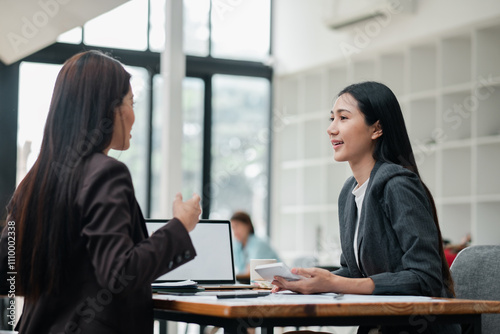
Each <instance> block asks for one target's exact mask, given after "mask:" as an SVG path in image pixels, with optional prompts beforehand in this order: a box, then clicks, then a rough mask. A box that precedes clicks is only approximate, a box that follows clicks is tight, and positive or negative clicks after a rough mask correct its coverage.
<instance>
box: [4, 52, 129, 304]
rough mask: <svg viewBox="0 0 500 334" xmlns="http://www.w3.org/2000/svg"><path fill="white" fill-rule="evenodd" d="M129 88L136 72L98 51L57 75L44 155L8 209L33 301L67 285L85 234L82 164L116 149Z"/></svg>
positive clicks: (24, 285)
mask: <svg viewBox="0 0 500 334" xmlns="http://www.w3.org/2000/svg"><path fill="white" fill-rule="evenodd" d="M129 89H130V74H129V73H127V72H126V71H125V69H124V68H123V66H122V64H121V63H119V62H118V61H117V60H115V59H113V58H111V57H109V56H107V55H105V54H103V53H101V52H99V51H87V52H82V53H79V54H77V55H74V56H73V57H71V58H70V59H68V60H67V61H66V62H65V64H64V66H63V67H62V69H61V71H60V72H59V74H58V76H57V80H56V83H55V87H54V92H53V95H52V100H51V104H50V108H49V113H48V116H47V121H46V124H45V129H44V134H43V141H42V146H41V149H40V154H39V156H38V158H37V160H36V162H35V163H34V165H33V167H32V168H31V169H30V171H29V172H28V173H27V175H26V177H25V178H24V179H23V181H22V182H21V183H20V185H19V186H18V187H17V189H16V191H15V192H14V195H13V197H12V199H11V201H10V203H9V205H8V207H7V211H8V220H9V221H10V220H13V221H15V222H16V232H17V234H16V237H17V244H16V255H17V261H18V265H17V269H18V283H19V290H20V293H21V294H23V295H24V296H25V297H26V298H27V299H32V300H36V299H37V298H38V297H40V295H41V293H42V291H43V293H47V294H49V293H52V292H55V293H57V291H58V289H59V287H60V286H61V285H62V284H64V279H65V275H67V273H68V268H69V266H71V265H72V258H71V257H72V254H73V249H74V247H75V243H76V242H77V240H78V237H79V232H80V228H81V227H80V226H79V223H78V220H77V219H76V218H75V212H73V207H74V199H75V196H76V190H77V189H78V186H79V180H80V175H81V168H82V162H83V161H84V160H85V159H87V158H88V157H89V156H90V155H92V154H94V153H95V152H103V151H104V150H105V149H106V148H107V147H108V146H109V145H110V143H111V138H112V135H113V127H114V119H115V109H116V107H118V106H120V105H121V104H122V102H123V98H124V97H125V95H126V94H127V93H128V91H129Z"/></svg>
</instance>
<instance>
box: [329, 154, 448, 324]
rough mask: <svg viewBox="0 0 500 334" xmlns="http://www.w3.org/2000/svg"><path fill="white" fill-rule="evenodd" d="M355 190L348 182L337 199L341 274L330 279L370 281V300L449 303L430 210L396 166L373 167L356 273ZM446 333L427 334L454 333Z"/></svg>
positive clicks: (420, 190)
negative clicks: (413, 297) (384, 296)
mask: <svg viewBox="0 0 500 334" xmlns="http://www.w3.org/2000/svg"><path fill="white" fill-rule="evenodd" d="M356 185H357V182H356V180H355V179H354V177H351V178H349V179H348V180H347V181H346V183H345V184H344V187H343V188H342V191H341V193H340V196H339V226H340V240H341V245H342V255H341V261H340V262H341V268H340V269H338V270H337V271H335V272H334V274H336V275H341V276H345V277H352V278H362V277H370V278H371V279H372V280H373V282H374V283H375V290H374V291H373V294H376V295H381V294H392V295H402V294H404V295H422V296H434V297H450V295H449V294H448V293H447V292H446V289H445V286H444V283H443V275H442V270H441V257H440V255H439V238H438V232H437V228H436V225H435V223H434V220H433V216H432V209H431V204H430V201H429V199H428V198H427V195H426V193H425V190H424V187H423V186H422V183H421V181H420V179H419V177H418V176H417V175H416V174H414V173H412V172H410V171H409V170H407V169H405V168H403V167H401V166H399V165H396V164H390V163H383V162H377V163H376V164H375V167H374V168H373V170H372V172H371V174H370V180H369V183H368V187H367V189H366V193H365V198H364V201H363V207H362V210H361V219H360V222H359V234H358V247H359V249H358V254H359V262H360V264H359V267H358V265H357V263H356V259H355V256H354V247H353V240H354V232H355V225H356V220H357V207H356V203H355V196H354V195H353V194H352V191H353V189H354V187H355V186H356ZM431 327H433V326H429V328H427V329H430V328H431ZM446 327H448V328H446V329H445V328H441V327H440V328H439V329H438V330H437V331H436V329H437V328H435V330H431V331H430V333H433V332H436V333H454V332H455V330H458V327H455V326H446ZM452 327H453V329H452ZM413 329H415V328H413ZM385 332H387V333H389V332H392V331H384V333H385ZM426 333H427V332H426Z"/></svg>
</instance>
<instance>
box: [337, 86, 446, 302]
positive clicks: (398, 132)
mask: <svg viewBox="0 0 500 334" xmlns="http://www.w3.org/2000/svg"><path fill="white" fill-rule="evenodd" d="M346 93H347V94H350V95H351V96H352V97H354V99H355V100H356V101H357V103H358V108H359V109H360V110H361V112H362V113H363V114H364V116H365V122H366V124H367V125H373V124H375V122H377V121H378V122H379V123H380V126H381V127H382V136H380V137H379V138H378V139H377V141H376V143H375V150H374V151H373V158H374V159H375V161H384V162H390V163H394V164H397V165H400V166H403V167H404V168H406V169H408V170H410V171H412V172H413V173H415V174H417V175H418V177H419V178H420V182H422V185H423V187H424V189H425V192H426V194H427V197H428V198H429V201H430V203H431V207H432V215H433V218H434V222H435V224H436V228H437V231H438V237H439V253H440V255H441V269H442V273H443V279H444V284H445V286H446V288H447V289H448V291H449V292H450V293H451V294H452V295H455V291H454V288H453V279H452V277H451V273H450V268H449V266H448V262H447V261H446V257H445V255H444V249H443V238H442V235H441V229H440V228H439V221H438V216H437V210H436V204H435V202H434V198H433V196H432V194H431V192H430V190H429V188H428V187H427V186H426V185H425V183H424V182H423V181H422V178H421V177H420V173H419V171H418V167H417V163H416V161H415V157H414V155H413V149H412V147H411V143H410V138H409V136H408V132H407V130H406V125H405V121H404V117H403V112H402V111H401V107H400V105H399V102H398V100H397V98H396V96H395V95H394V93H393V92H392V91H391V90H390V89H389V87H387V86H386V85H384V84H381V83H379V82H374V81H366V82H361V83H356V84H352V85H350V86H347V87H346V88H344V89H343V90H342V91H340V93H339V94H338V96H341V95H342V94H346Z"/></svg>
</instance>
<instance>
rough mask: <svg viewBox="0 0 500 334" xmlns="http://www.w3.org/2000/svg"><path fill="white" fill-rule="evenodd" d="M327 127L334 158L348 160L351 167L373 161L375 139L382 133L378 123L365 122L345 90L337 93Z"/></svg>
mask: <svg viewBox="0 0 500 334" xmlns="http://www.w3.org/2000/svg"><path fill="white" fill-rule="evenodd" d="M330 115H331V117H330V120H331V123H330V126H329V127H328V129H327V133H328V135H329V137H330V142H331V143H332V146H333V149H334V150H335V154H334V158H335V160H336V161H348V162H349V164H351V166H353V165H356V164H360V163H363V162H367V161H373V160H374V158H373V151H374V149H375V143H376V139H377V138H379V137H380V136H381V135H382V129H381V127H380V124H379V122H378V121H377V122H375V123H374V124H373V125H367V124H366V121H365V116H364V114H363V113H362V112H361V110H360V109H359V107H358V103H357V101H356V100H355V99H354V97H353V96H352V95H350V94H349V93H345V94H342V95H341V96H339V98H338V99H337V101H335V105H334V106H333V109H332V111H331V113H330Z"/></svg>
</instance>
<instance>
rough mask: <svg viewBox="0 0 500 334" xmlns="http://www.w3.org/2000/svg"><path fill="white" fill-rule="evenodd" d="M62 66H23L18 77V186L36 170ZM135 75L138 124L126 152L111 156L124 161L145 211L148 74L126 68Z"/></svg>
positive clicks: (134, 88) (114, 153)
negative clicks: (34, 166)
mask: <svg viewBox="0 0 500 334" xmlns="http://www.w3.org/2000/svg"><path fill="white" fill-rule="evenodd" d="M61 67H62V65H52V64H42V63H29V62H23V63H21V65H20V73H19V113H18V132H17V142H18V144H17V145H18V157H17V184H19V182H21V180H22V179H23V178H24V176H25V175H26V173H27V171H28V170H29V169H30V168H31V167H32V166H33V163H34V162H35V160H36V158H37V157H38V154H39V153H40V146H41V144H42V138H43V129H44V127H45V123H46V119H47V114H48V112H49V107H50V100H51V98H52V92H53V90H54V84H55V80H56V77H57V74H58V73H59V71H60V69H61ZM126 70H127V71H128V72H129V73H130V74H132V79H131V85H132V90H133V92H134V100H135V106H134V111H135V123H134V126H133V127H132V140H131V145H130V148H129V149H128V150H127V151H123V152H122V151H114V150H111V151H110V152H109V155H110V156H113V157H115V158H117V159H119V160H120V161H123V162H124V163H125V164H126V165H127V166H128V168H129V169H130V172H131V174H132V179H133V181H134V188H135V192H136V197H137V200H138V201H139V204H140V205H141V207H142V208H146V206H145V204H146V190H147V187H146V181H147V179H146V178H147V174H146V167H147V138H148V134H147V120H148V108H149V106H148V99H149V98H148V92H149V88H148V84H147V83H148V72H147V71H146V70H145V69H143V68H138V67H130V66H126Z"/></svg>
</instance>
